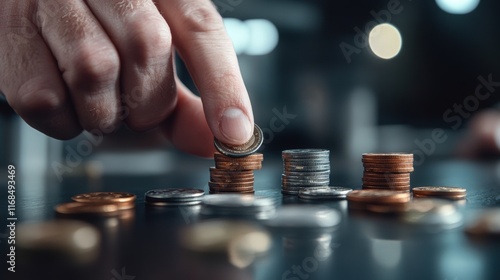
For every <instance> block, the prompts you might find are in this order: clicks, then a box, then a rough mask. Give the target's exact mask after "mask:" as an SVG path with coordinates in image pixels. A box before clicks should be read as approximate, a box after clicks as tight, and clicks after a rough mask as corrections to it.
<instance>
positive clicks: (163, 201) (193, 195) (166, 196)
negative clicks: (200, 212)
mask: <svg viewBox="0 0 500 280" xmlns="http://www.w3.org/2000/svg"><path fill="white" fill-rule="evenodd" d="M204 194H205V192H204V191H203V190H200V189H155V190H149V191H147V192H146V193H145V194H144V200H145V202H146V203H147V204H148V205H151V206H188V205H196V204H200V203H201V201H202V199H203V195H204Z"/></svg>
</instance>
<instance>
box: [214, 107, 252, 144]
mask: <svg viewBox="0 0 500 280" xmlns="http://www.w3.org/2000/svg"><path fill="white" fill-rule="evenodd" d="M220 130H221V132H222V135H224V137H225V138H226V139H225V140H226V142H227V143H228V144H235V145H241V144H244V143H245V142H247V141H248V140H249V139H250V137H251V136H252V132H253V127H252V125H251V123H250V120H249V119H248V117H247V116H246V115H245V114H244V113H243V111H241V110H240V109H238V108H234V107H232V108H227V109H226V110H225V111H224V113H223V114H222V118H221V122H220Z"/></svg>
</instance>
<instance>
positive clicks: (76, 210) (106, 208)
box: [55, 202, 120, 215]
mask: <svg viewBox="0 0 500 280" xmlns="http://www.w3.org/2000/svg"><path fill="white" fill-rule="evenodd" d="M119 210H120V208H119V205H118V204H117V203H100V202H93V203H88V202H68V203H63V204H59V205H57V206H56V208H55V211H56V212H57V213H59V214H64V215H77V214H109V213H115V212H118V211H119Z"/></svg>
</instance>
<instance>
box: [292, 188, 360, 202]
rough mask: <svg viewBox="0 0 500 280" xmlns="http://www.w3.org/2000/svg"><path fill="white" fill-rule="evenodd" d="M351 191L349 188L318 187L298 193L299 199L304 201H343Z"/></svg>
mask: <svg viewBox="0 0 500 280" xmlns="http://www.w3.org/2000/svg"><path fill="white" fill-rule="evenodd" d="M350 191H352V189H350V188H343V187H330V186H328V187H318V188H305V189H301V190H300V191H299V198H301V199H306V200H331V199H345V198H346V196H347V194H348V193H349V192H350Z"/></svg>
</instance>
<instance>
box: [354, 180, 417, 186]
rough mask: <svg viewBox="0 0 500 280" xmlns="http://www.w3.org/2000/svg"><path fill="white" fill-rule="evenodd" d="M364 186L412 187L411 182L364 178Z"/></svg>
mask: <svg viewBox="0 0 500 280" xmlns="http://www.w3.org/2000/svg"><path fill="white" fill-rule="evenodd" d="M363 185H364V186H382V187H387V186H394V187H410V182H408V181H406V182H374V181H366V180H363Z"/></svg>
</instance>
